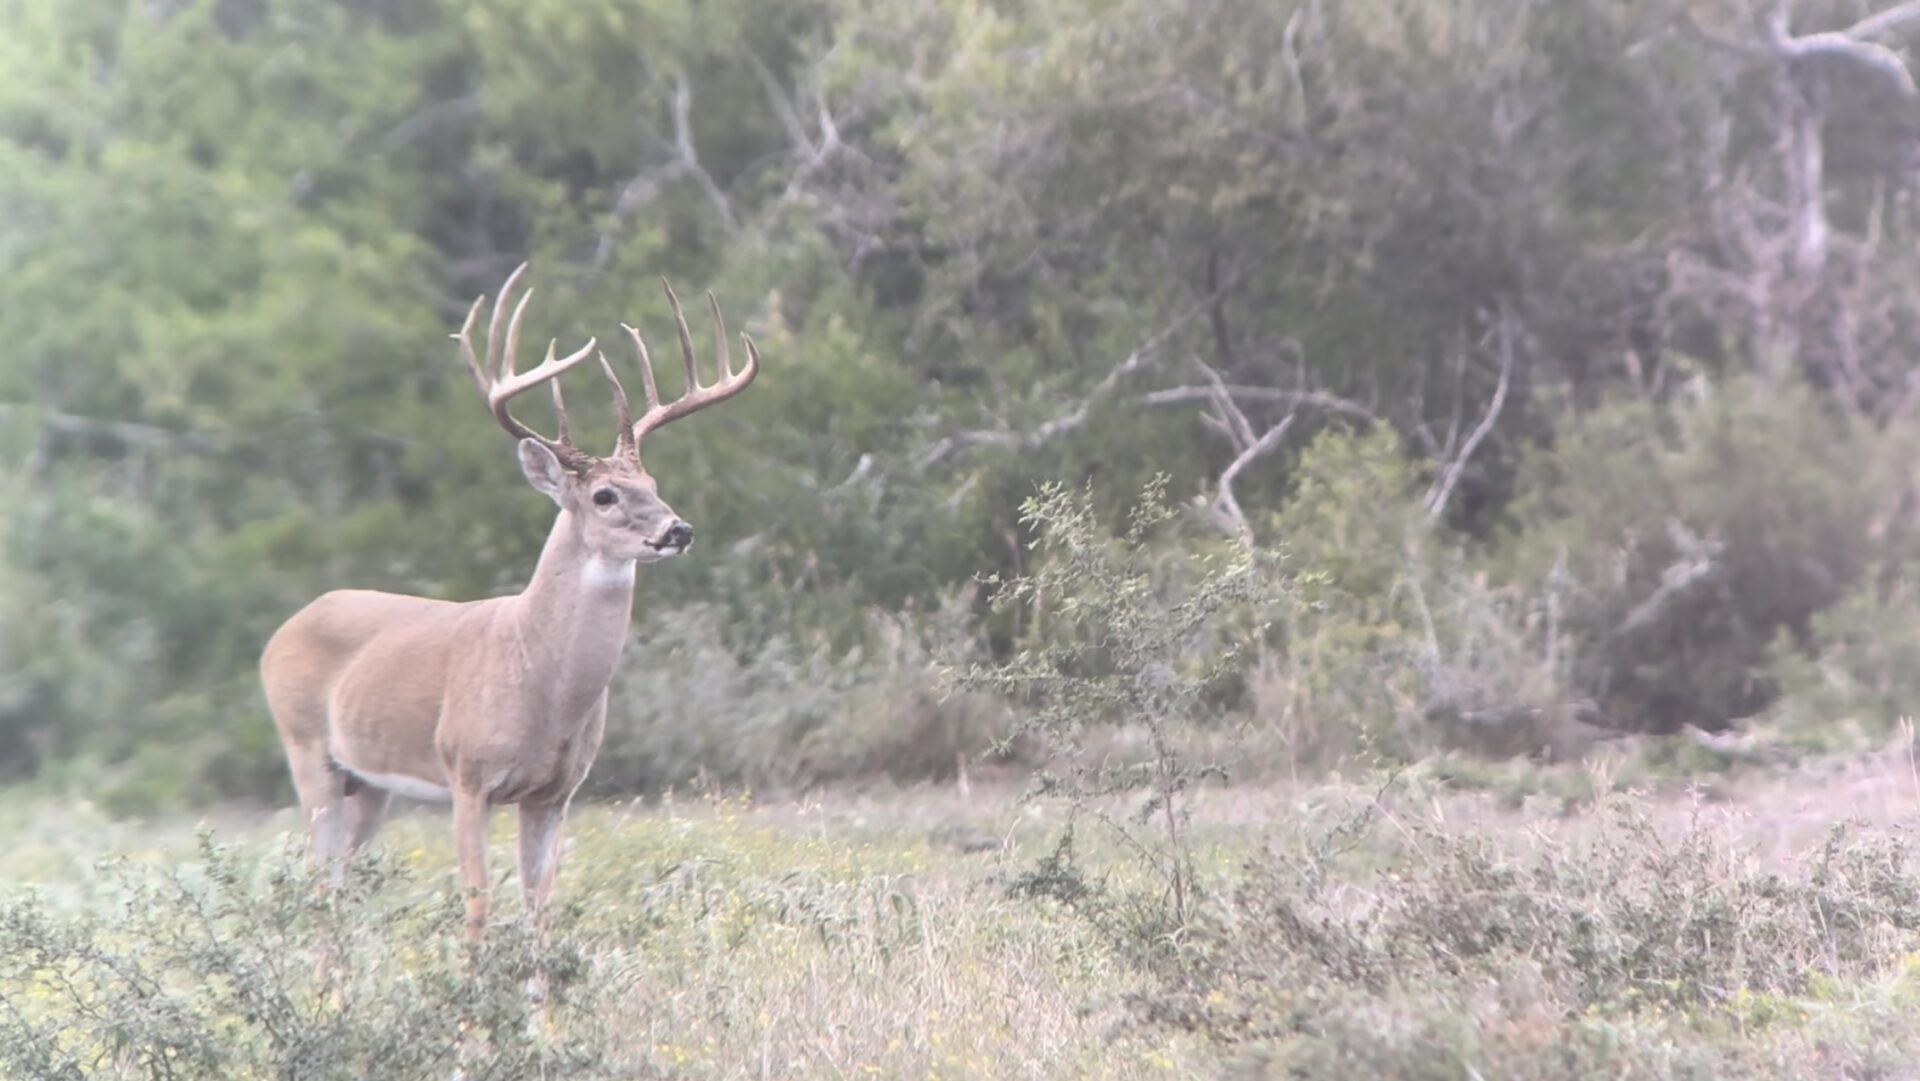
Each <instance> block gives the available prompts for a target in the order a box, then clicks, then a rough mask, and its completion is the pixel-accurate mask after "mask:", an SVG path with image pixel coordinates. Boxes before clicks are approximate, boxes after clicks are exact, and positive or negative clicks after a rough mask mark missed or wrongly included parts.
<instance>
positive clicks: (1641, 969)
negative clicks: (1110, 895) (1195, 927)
mask: <svg viewBox="0 0 1920 1081" xmlns="http://www.w3.org/2000/svg"><path fill="white" fill-rule="evenodd" d="M1381 821H1383V816H1378V815H1362V816H1361V817H1358V818H1355V819H1352V820H1350V821H1348V822H1347V823H1345V824H1344V825H1343V826H1342V827H1340V828H1336V829H1334V830H1330V831H1326V832H1324V833H1322V834H1319V835H1318V836H1317V838H1316V839H1313V840H1310V841H1309V842H1308V843H1305V844H1303V845H1302V846H1301V847H1300V848H1299V849H1297V850H1294V851H1290V852H1289V851H1282V852H1276V853H1274V854H1272V855H1270V856H1268V857H1266V858H1262V859H1257V860H1255V861H1254V862H1253V864H1251V865H1250V866H1249V867H1248V869H1247V871H1246V873H1245V874H1244V876H1243V877H1242V879H1241V881H1240V884H1239V887H1238V888H1237V889H1236V890H1235V891H1234V892H1233V894H1232V896H1231V898H1230V899H1229V902H1228V903H1227V904H1226V905H1224V906H1223V907H1222V909H1221V910H1220V919H1219V921H1218V922H1216V923H1213V924H1211V925H1209V926H1208V927H1207V929H1206V933H1205V935H1204V936H1202V937H1203V939H1204V944H1203V945H1201V946H1197V947H1196V951H1197V952H1198V953H1199V954H1200V956H1201V958H1202V962H1201V963H1199V964H1196V965H1195V966H1193V967H1192V968H1191V969H1189V970H1188V971H1189V980H1191V981H1193V982H1190V983H1189V984H1187V985H1184V986H1181V987H1179V988H1177V989H1174V990H1167V991H1163V992H1162V994H1161V995H1160V997H1157V998H1156V997H1154V996H1152V995H1149V996H1146V997H1145V998H1144V999H1143V1005H1145V1006H1148V1007H1150V1008H1151V1009H1150V1012H1152V1013H1154V1014H1155V1015H1157V1016H1159V1017H1161V1018H1173V1019H1178V1020H1180V1021H1181V1022H1182V1023H1184V1024H1186V1025H1189V1026H1194V1027H1198V1028H1200V1029H1202V1030H1204V1031H1207V1032H1208V1033H1210V1034H1211V1035H1213V1036H1215V1037H1216V1038H1219V1039H1223V1040H1226V1041H1228V1042H1230V1043H1235V1044H1241V1045H1243V1047H1244V1048H1245V1051H1244V1055H1243V1058H1244V1062H1245V1063H1246V1068H1247V1071H1248V1074H1249V1076H1252V1075H1255V1074H1256V1073H1259V1074H1261V1075H1266V1074H1265V1073H1263V1071H1271V1075H1276V1076H1277V1075H1280V1074H1282V1073H1283V1072H1284V1074H1285V1075H1286V1076H1294V1077H1332V1076H1350V1075H1351V1076H1358V1075H1364V1076H1374V1077H1382V1078H1394V1079H1400V1078H1406V1079H1413V1078H1428V1077H1433V1078H1439V1077H1460V1076H1469V1077H1471V1076H1476V1071H1477V1075H1479V1076H1486V1077H1494V1076H1502V1077H1509V1076H1511V1077H1538V1078H1585V1077H1602V1076H1621V1075H1623V1074H1628V1073H1630V1074H1632V1075H1634V1076H1642V1075H1646V1076H1654V1077H1725V1076H1750V1077H1765V1076H1780V1074H1779V1073H1778V1072H1776V1071H1779V1070H1780V1069H1781V1067H1782V1066H1783V1065H1784V1064H1785V1063H1787V1062H1798V1063H1800V1064H1801V1068H1802V1072H1800V1073H1799V1074H1798V1075H1800V1076H1808V1075H1812V1073H1817V1074H1818V1075H1819V1076H1828V1075H1829V1074H1831V1075H1832V1076H1840V1075H1842V1074H1846V1073H1847V1071H1846V1070H1844V1069H1839V1070H1832V1071H1829V1070H1826V1069H1822V1070H1819V1071H1811V1070H1810V1063H1812V1062H1814V1061H1818V1060H1821V1059H1824V1058H1827V1057H1828V1056H1829V1055H1842V1056H1845V1057H1846V1059H1847V1060H1848V1061H1856V1062H1857V1061H1862V1060H1865V1061H1873V1060H1874V1059H1875V1057H1876V1055H1893V1056H1896V1057H1897V1055H1898V1054H1899V1053H1900V1051H1899V1048H1901V1047H1905V1048H1907V1049H1908V1050H1911V1049H1912V1046H1913V1044H1914V1039H1915V1037H1914V1035H1913V1034H1912V1033H1911V1032H1910V1031H1909V1032H1907V1033H1906V1034H1904V1035H1902V1036H1900V1037H1899V1038H1898V1041H1897V1042H1893V1043H1889V1042H1888V1041H1887V1040H1886V1038H1885V1037H1884V1035H1883V1034H1879V1033H1874V1034H1871V1035H1868V1034H1863V1033H1862V1032H1860V1031H1858V1030H1857V1028H1858V1026H1861V1025H1865V1024H1868V1023H1869V1021H1868V1018H1869V1017H1871V1016H1873V1015H1872V1014H1870V1013H1869V1012H1868V1011H1867V1010H1865V1009H1861V1008H1859V1007H1858V1006H1854V1005H1849V1006H1848V1008H1847V1009H1845V1010H1842V1011H1840V1012H1841V1013H1842V1014H1843V1015H1844V1017H1843V1019H1842V1023H1843V1024H1846V1025H1849V1026H1855V1030H1854V1031H1850V1032H1848V1033H1846V1034H1845V1036H1844V1038H1842V1039H1840V1040H1838V1041H1836V1044H1835V1045H1826V1044H1825V1043H1824V1041H1826V1040H1827V1039H1828V1037H1830V1036H1833V1035H1834V1034H1833V1033H1831V1032H1828V1031H1824V1028H1825V1026H1826V1025H1828V1024H1829V1023H1830V1021H1831V1019H1828V1018H1821V1017H1816V1016H1814V1015H1815V1014H1816V1013H1818V1012H1819V1010H1820V1007H1821V1003H1822V1002H1823V1001H1825V1000H1826V999H1828V998H1830V997H1834V996H1836V995H1838V994H1840V992H1838V991H1836V989H1838V988H1865V987H1873V986H1882V985H1884V981H1886V980H1887V979H1888V978H1890V977H1896V976H1898V975H1899V974H1900V973H1901V972H1902V971H1903V966H1904V964H1905V962H1904V961H1903V960H1902V959H1903V958H1905V957H1907V956H1909V955H1910V951H1912V950H1913V949H1914V948H1915V947H1916V946H1920V865H1916V863H1915V860H1914V857H1913V855H1912V854H1911V851H1910V846H1908V845H1906V844H1903V843H1902V842H1901V840H1900V839H1899V838H1896V837H1892V836H1888V835H1885V834H1875V833H1869V832H1866V831H1864V830H1861V829H1858V828H1852V827H1847V826H1836V827H1835V828H1834V829H1833V830H1832V831H1831V832H1830V833H1829V835H1828V836H1827V837H1826V839H1825V841H1824V842H1823V843H1822V844H1821V845H1819V846H1818V847H1817V848H1816V849H1815V850H1814V851H1813V852H1811V853H1809V854H1808V855H1807V856H1806V857H1804V858H1802V859H1801V860H1799V861H1797V862H1795V863H1792V864H1789V865H1785V866H1780V865H1770V864H1769V863H1767V862H1765V861H1763V860H1762V859H1760V858H1759V857H1757V856H1755V855H1754V854H1753V853H1751V852H1750V851H1747V850H1746V849H1745V848H1744V847H1742V846H1741V845H1739V844H1737V843H1736V842H1735V841H1733V840H1732V839H1731V838H1729V837H1728V836H1727V835H1725V834H1724V833H1722V832H1720V831H1719V830H1716V829H1715V828H1713V827H1711V826H1708V825H1706V824H1704V823H1703V822H1702V821H1700V819H1699V818H1698V817H1696V818H1694V819H1692V820H1690V821H1688V822H1687V823H1685V824H1684V825H1683V826H1680V827H1679V828H1662V827H1661V826H1659V825H1658V824H1657V823H1656V822H1654V821H1653V820H1652V819H1650V818H1648V817H1647V816H1645V815H1643V814H1640V813H1638V812H1635V811H1632V810H1623V809H1620V808H1618V807H1615V806H1613V805H1603V806H1602V807H1601V808H1599V810H1598V811H1597V813H1596V816H1595V817H1594V818H1593V819H1592V820H1591V821H1588V822H1585V823H1583V824H1582V826H1581V828H1580V829H1579V830H1578V831H1573V830H1554V831H1547V830H1535V831H1529V832H1527V833H1525V834H1518V833H1515V832H1513V831H1496V830H1492V829H1488V828H1485V827H1469V828H1466V829H1461V828H1459V827H1457V826H1456V827H1454V828H1452V829H1447V830H1442V829H1439V828H1436V827H1428V826H1422V825H1419V824H1418V823H1417V822H1409V821H1407V820H1404V819H1401V818H1399V817H1397V816H1396V817H1395V818H1394V821H1395V828H1394V829H1393V830H1391V831H1388V830H1385V829H1384V828H1383V827H1382V826H1381V825H1380V823H1381ZM1194 973H1199V974H1202V976H1203V978H1199V979H1195V978H1194V977H1193V975H1192V974H1194ZM1848 1001H1849V1002H1851V1001H1852V1000H1850V999H1849V1000H1848ZM1862 1005H1864V1004H1862ZM1893 1005H1894V1003H1892V1002H1889V1003H1887V1006H1888V1007H1892V1006H1893ZM1681 1030H1685V1037H1686V1038H1685V1039H1679V1040H1676V1037H1677V1035H1678V1034H1679V1033H1680V1031H1681ZM1728 1033H1737V1034H1739V1036H1740V1037H1741V1038H1740V1039H1739V1040H1731V1039H1724V1038H1723V1037H1725V1036H1726V1035H1727V1034H1728ZM1756 1038H1764V1040H1765V1041H1767V1042H1765V1043H1757V1042H1755V1041H1756ZM1676 1044H1677V1045H1678V1046H1681V1047H1684V1048H1685V1050H1684V1051H1676V1050H1675V1048H1676ZM1863 1052H1864V1053H1863ZM1336 1063H1338V1064H1344V1065H1345V1069H1341V1070H1336V1069H1334V1066H1335V1064H1336ZM1349 1071H1351V1073H1349ZM1786 1072H1787V1073H1789V1074H1793V1073H1795V1070H1793V1069H1789V1070H1787V1071H1786ZM1850 1075H1852V1074H1850Z"/></svg>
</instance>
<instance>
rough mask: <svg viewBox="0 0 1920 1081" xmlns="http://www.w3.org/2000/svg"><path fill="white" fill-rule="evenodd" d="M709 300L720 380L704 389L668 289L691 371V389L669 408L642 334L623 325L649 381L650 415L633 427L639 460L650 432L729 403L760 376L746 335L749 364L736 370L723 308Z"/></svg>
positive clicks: (756, 353)
mask: <svg viewBox="0 0 1920 1081" xmlns="http://www.w3.org/2000/svg"><path fill="white" fill-rule="evenodd" d="M662 284H664V282H663V283H662ZM707 300H708V303H709V305H710V306H711V307H712V309H713V318H714V331H715V333H716V334H717V335H718V336H719V347H718V349H717V352H719V354H720V379H719V381H718V382H716V383H714V384H713V385H712V386H707V387H703V386H701V385H700V377H699V375H698V373H697V372H696V371H695V369H694V359H693V334H692V332H690V331H689V330H688V329H687V318H686V315H685V314H684V313H683V312H682V311H681V309H680V299H679V298H678V297H676V296H674V294H673V287H672V286H667V303H668V305H669V306H670V307H672V308H673V322H674V328H675V329H676V330H677V331H678V332H679V334H680V355H681V359H682V360H683V361H684V362H685V364H686V369H687V386H686V389H685V390H683V391H682V392H681V394H680V397H678V398H675V399H674V400H673V401H671V402H668V403H666V404H665V405H662V404H661V403H660V394H659V390H658V388H657V387H656V386H655V384H654V378H653V359H652V358H651V357H650V356H649V355H648V353H647V343H646V341H645V340H644V339H642V338H641V336H640V332H639V331H638V330H635V329H634V328H633V327H630V326H626V325H625V324H621V325H622V326H623V327H625V329H626V331H627V333H628V335H630V336H631V337H632V338H633V346H634V350H635V351H636V352H638V353H639V354H640V372H641V375H642V376H643V377H644V378H645V380H646V391H647V411H646V412H645V413H644V414H642V415H641V417H640V419H639V420H637V421H635V422H634V423H633V441H632V446H631V451H632V453H633V454H634V455H635V456H636V457H637V456H638V455H639V453H640V443H641V441H642V440H644V439H645V438H646V436H647V433H648V432H651V431H653V430H654V429H655V428H659V427H661V426H663V425H665V424H669V423H671V422H673V421H675V420H678V419H680V418H681V417H684V416H687V415H688V414H691V413H695V412H698V411H699V410H702V409H705V408H706V407H707V406H710V405H716V404H718V403H720V402H724V401H726V400H727V399H728V398H731V397H733V396H734V395H736V394H738V393H740V392H741V391H743V390H745V389H747V387H748V386H749V385H750V384H751V383H752V382H753V380H754V377H756V376H758V375H759V374H760V352H759V350H757V349H755V348H754V345H753V339H751V338H749V337H747V336H746V335H745V334H742V335H741V336H740V340H741V341H742V342H744V343H746V349H747V364H746V367H744V368H742V369H741V370H740V371H738V372H735V371H734V370H733V359H732V354H731V353H730V352H729V350H728V347H727V344H726V341H727V340H726V323H725V321H724V320H722V319H721V317H720V304H719V302H718V301H716V300H714V299H713V295H712V294H711V293H709V294H708V295H707Z"/></svg>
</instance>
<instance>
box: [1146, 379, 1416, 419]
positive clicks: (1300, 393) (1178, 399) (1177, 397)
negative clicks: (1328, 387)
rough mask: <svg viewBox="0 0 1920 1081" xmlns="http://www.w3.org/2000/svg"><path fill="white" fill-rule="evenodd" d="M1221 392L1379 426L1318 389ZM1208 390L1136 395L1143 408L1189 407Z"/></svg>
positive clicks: (1233, 388)
mask: <svg viewBox="0 0 1920 1081" xmlns="http://www.w3.org/2000/svg"><path fill="white" fill-rule="evenodd" d="M1221 389H1223V390H1225V391H1226V392H1227V394H1228V395H1229V396H1230V397H1232V398H1233V399H1234V400H1235V401H1240V402H1272V403H1275V404H1278V405H1310V406H1314V407H1316V408H1320V409H1324V410H1326V411H1327V412H1329V413H1338V414H1340V415H1341V416H1347V417H1352V418H1354V419H1355V420H1364V421H1366V422H1367V423H1369V424H1379V423H1380V422H1381V421H1380V415H1379V414H1378V413H1375V412H1374V411H1373V410H1371V409H1368V408H1367V407H1366V406H1364V405H1361V404H1360V403H1359V402H1356V401H1354V400H1353V399H1351V398H1342V397H1340V396H1338V395H1335V394H1328V393H1327V392H1325V391H1320V390H1280V389H1278V388H1275V387H1249V386H1243V385H1240V384H1235V383H1227V384H1224V385H1223V386H1222V388H1221ZM1212 397H1213V388H1212V387H1192V386H1188V387H1167V388H1166V389H1164V390H1153V391H1148V392H1147V393H1145V394H1142V395H1141V396H1140V402H1141V404H1143V405H1190V404H1192V403H1194V402H1205V401H1211V400H1212Z"/></svg>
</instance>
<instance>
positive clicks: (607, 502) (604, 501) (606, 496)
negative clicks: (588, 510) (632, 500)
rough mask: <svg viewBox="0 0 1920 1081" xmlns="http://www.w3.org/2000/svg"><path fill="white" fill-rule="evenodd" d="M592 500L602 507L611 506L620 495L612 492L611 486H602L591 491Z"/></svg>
mask: <svg viewBox="0 0 1920 1081" xmlns="http://www.w3.org/2000/svg"><path fill="white" fill-rule="evenodd" d="M593 501H594V502H595V503H597V504H599V505H600V506H602V507H611V506H613V505H614V504H615V503H617V502H619V501H620V497H619V496H617V495H615V494H614V491H613V489H612V488H602V489H600V490H599V491H597V492H595V493H593Z"/></svg>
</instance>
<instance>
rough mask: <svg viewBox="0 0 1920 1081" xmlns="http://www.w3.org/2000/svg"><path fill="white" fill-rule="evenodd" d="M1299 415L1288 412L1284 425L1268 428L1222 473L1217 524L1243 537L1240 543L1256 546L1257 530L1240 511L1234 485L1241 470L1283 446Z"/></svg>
mask: <svg viewBox="0 0 1920 1081" xmlns="http://www.w3.org/2000/svg"><path fill="white" fill-rule="evenodd" d="M1298 415H1299V414H1297V413H1288V414H1287V415H1286V417H1285V418H1284V419H1282V420H1281V421H1280V423H1278V424H1276V425H1274V426H1273V427H1271V428H1268V429H1267V430H1266V432H1265V433H1264V434H1263V435H1261V436H1260V438H1258V439H1256V440H1254V441H1253V444H1252V445H1251V446H1249V447H1247V449H1245V450H1243V451H1241V452H1240V454H1239V456H1238V457H1236V458H1234V460H1233V461H1232V462H1231V463H1230V464H1228V466H1227V468H1226V469H1224V470H1222V471H1221V473H1220V491H1219V493H1218V494H1217V495H1215V496H1214V497H1213V512H1214V518H1215V520H1216V521H1218V522H1220V524H1221V525H1222V526H1224V527H1225V528H1226V529H1227V531H1228V532H1230V533H1232V534H1234V535H1235V536H1236V537H1238V538H1240V543H1241V544H1243V545H1246V546H1247V547H1248V548H1251V547H1253V527H1252V526H1250V525H1248V524H1247V516H1246V514H1244V513H1243V512H1242V511H1241V510H1240V501H1239V500H1237V499H1235V498H1234V496H1233V482H1234V479H1235V478H1236V477H1238V476H1239V475H1240V471H1241V470H1243V469H1245V468H1246V467H1247V466H1249V465H1252V464H1253V463H1254V462H1255V461H1256V460H1257V459H1259V458H1261V457H1262V456H1264V455H1266V454H1267V453H1268V452H1270V451H1272V450H1273V448H1275V447H1277V446H1279V445H1280V440H1281V439H1282V438H1284V437H1285V436H1286V434H1287V429H1289V428H1291V427H1293V421H1294V418H1295V417H1296V416H1298Z"/></svg>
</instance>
